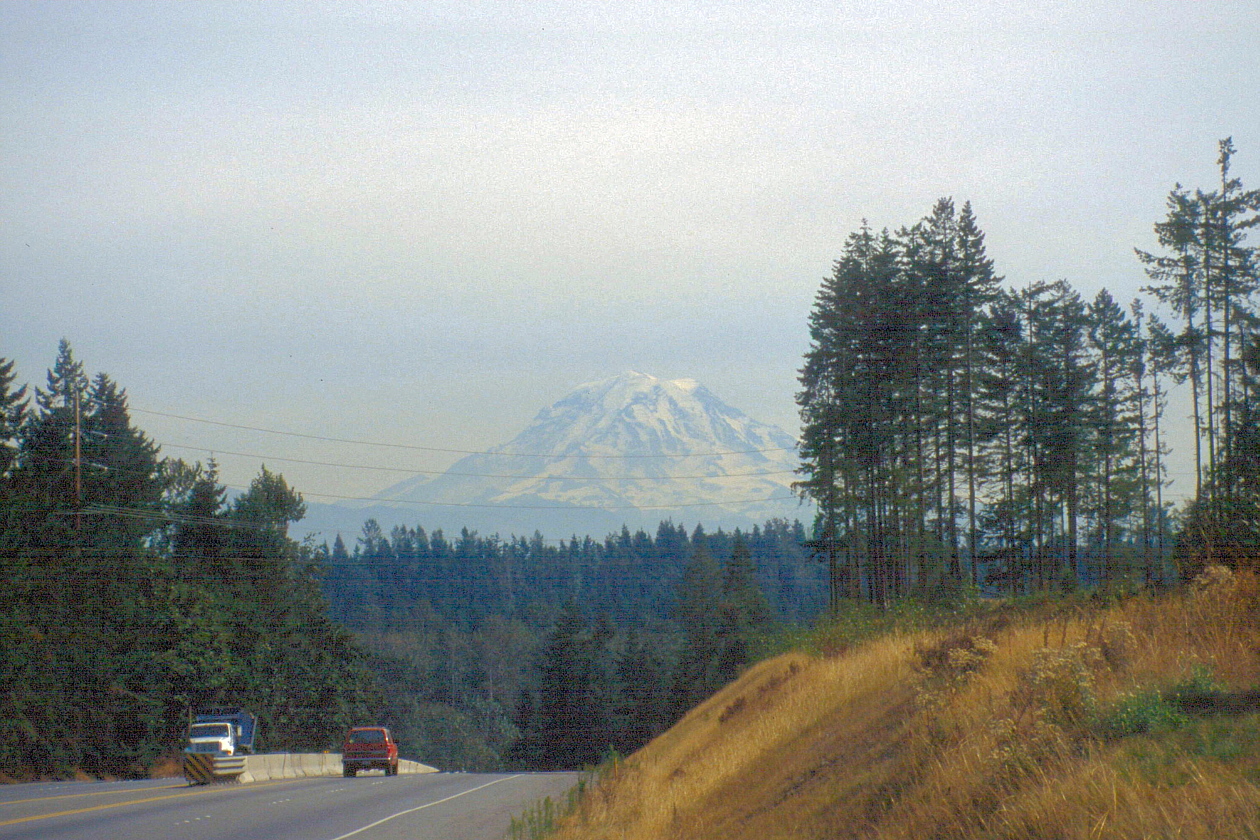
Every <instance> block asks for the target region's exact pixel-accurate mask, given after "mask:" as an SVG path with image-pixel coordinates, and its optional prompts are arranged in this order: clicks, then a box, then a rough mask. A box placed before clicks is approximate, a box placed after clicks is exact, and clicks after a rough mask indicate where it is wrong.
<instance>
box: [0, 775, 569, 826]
mask: <svg viewBox="0 0 1260 840" xmlns="http://www.w3.org/2000/svg"><path fill="white" fill-rule="evenodd" d="M576 783H577V774H576V773H521V774H506V773H502V774H472V773H426V774H417V775H403V776H390V777H386V776H384V775H379V774H375V773H373V774H361V775H360V776H359V777H357V778H354V779H343V778H339V777H334V778H318V779H291V780H285V781H278V782H259V783H255V784H249V785H233V784H223V785H207V786H199V787H194V786H189V785H186V784H184V783H183V781H182V780H171V779H164V780H157V781H146V782H93V783H56V784H38V785H11V786H7V787H3V788H0V838H3V840H170V838H178V840H352V838H353V840H501V838H503V837H504V836H506V834H507V829H508V825H509V824H510V823H511V820H512V817H515V816H519V815H520V813H521V812H522V811H524V810H525V808H526V807H528V806H529V805H532V804H533V803H535V802H537V801H538V800H540V799H542V798H543V797H544V796H550V797H551V798H552V799H553V800H561V799H563V797H564V795H565V792H566V791H568V790H569V789H570V788H571V787H573V786H574V785H575V784H576Z"/></svg>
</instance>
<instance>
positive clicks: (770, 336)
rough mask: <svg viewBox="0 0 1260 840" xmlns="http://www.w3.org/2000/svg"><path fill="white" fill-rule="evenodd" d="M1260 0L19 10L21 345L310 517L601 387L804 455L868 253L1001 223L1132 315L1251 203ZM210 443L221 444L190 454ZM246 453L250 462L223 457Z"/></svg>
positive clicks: (16, 249) (3, 286) (5, 295)
mask: <svg viewBox="0 0 1260 840" xmlns="http://www.w3.org/2000/svg"><path fill="white" fill-rule="evenodd" d="M1257 44H1260V5H1257V4H1255V3H1250V2H1248V3H1242V2H1238V3H1232V2H1190V0H1178V2H1106V0H1102V1H1101V2H1100V0H1087V1H1086V0H1082V2H1053V0H1035V2H1002V3H997V2H959V1H958V0H954V2H949V3H934V2H923V0H914V2H865V3H833V4H817V5H814V4H788V3H784V2H782V0H776V2H773V3H746V4H741V3H729V4H687V3H676V2H665V3H659V4H641V3H628V2H618V3H572V4H542V3H513V2H486V3H475V2H460V3H451V4H439V3H433V2H423V3H414V4H403V3H329V4H313V3H304V4H285V3H280V2H263V3H248V4H238V3H230V4H229V3H211V2H201V1H200V0H199V2H185V3H174V2H161V3H103V2H93V3H82V2H68V3H51V2H44V3H27V2H14V1H13V0H10V2H5V3H0V101H3V108H0V293H2V297H0V301H2V303H0V356H5V357H9V358H14V359H16V360H17V362H18V365H19V368H20V371H21V374H22V376H23V378H24V379H25V380H26V381H30V382H31V383H32V384H42V383H43V380H44V372H45V370H46V369H47V368H48V367H49V366H50V365H51V363H52V361H53V359H54V357H55V353H56V347H57V341H58V340H59V339H60V338H62V337H65V338H67V339H69V341H70V342H71V344H72V345H73V347H74V349H75V351H76V354H77V355H78V357H79V358H80V359H81V360H83V361H84V362H85V364H86V366H87V368H88V371H89V372H91V373H94V372H97V371H104V372H106V373H108V374H110V375H111V376H112V377H113V378H114V379H116V380H117V381H118V382H119V383H120V384H121V385H123V386H124V387H126V388H127V390H128V392H129V394H130V397H131V404H132V406H133V408H135V409H137V412H136V414H135V419H136V421H137V422H138V424H139V425H140V426H141V427H142V428H144V429H145V430H146V431H148V432H149V433H150V434H151V435H152V436H153V437H154V438H155V439H157V440H158V441H159V442H161V443H162V444H164V450H163V451H164V453H165V454H169V455H176V456H180V457H184V458H188V459H190V460H191V459H203V460H204V459H205V458H207V457H208V456H209V451H208V450H213V451H215V452H216V453H218V458H219V460H220V462H221V463H222V464H223V467H224V477H225V478H226V479H227V481H228V482H229V483H231V484H241V483H245V482H247V481H248V479H249V478H250V476H252V475H254V474H255V473H256V472H257V468H258V463H259V460H260V459H259V458H257V457H252V456H253V455H266V456H269V459H268V460H269V465H270V466H272V467H274V468H276V469H279V470H280V471H282V472H284V474H285V475H286V476H287V477H289V478H290V479H291V480H292V481H293V482H294V483H295V484H296V485H297V486H298V488H299V489H301V490H303V491H304V492H306V493H307V495H308V498H311V499H312V500H324V499H323V498H321V497H317V496H316V495H313V494H316V493H329V494H346V495H355V494H370V493H372V492H375V491H376V490H379V489H380V488H382V487H384V486H386V485H387V484H391V483H393V482H394V481H396V480H398V479H400V478H401V477H402V476H401V475H400V474H398V473H390V472H386V471H384V470H358V469H355V470H351V469H347V468H331V467H319V466H315V465H310V464H305V465H304V464H298V463H293V462H292V461H289V462H284V461H280V460H278V459H279V458H281V457H284V458H294V459H305V460H320V461H329V462H337V463H346V464H357V465H375V466H378V467H397V468H414V469H440V468H442V467H445V466H446V465H448V464H449V463H450V462H451V461H453V460H454V458H455V457H457V456H456V455H455V454H452V453H441V452H434V453H425V452H423V451H419V450H398V449H394V450H386V449H372V448H368V447H360V446H351V445H335V444H332V443H327V442H325V443H320V442H316V441H312V440H308V439H302V438H292V437H283V436H277V435H265V434H261V433H249V432H243V431H232V430H229V429H226V428H224V427H218V426H211V425H206V424H199V423H192V422H189V421H186V420H177V419H174V418H171V417H163V416H159V415H155V414H146V413H141V412H140V411H139V410H140V409H143V410H146V411H156V412H164V413H166V414H177V415H184V416H187V417H195V418H203V419H209V420H217V421H220V422H226V423H236V424H240V425H248V426H258V427H263V428H269V429H278V430H289V431H294V432H300V433H303V434H307V435H315V436H323V437H338V438H353V439H366V440H373V441H381V442H393V443H404V444H410V445H417V446H429V447H434V448H438V449H468V450H477V449H484V448H487V447H489V446H493V445H495V444H498V443H501V442H503V441H505V440H507V439H509V438H510V437H512V436H513V435H514V434H515V433H516V432H517V431H519V430H520V428H521V427H523V426H524V425H525V424H526V423H527V422H528V421H529V420H530V419H531V418H532V417H533V415H534V414H535V413H536V412H537V411H538V410H539V409H540V408H542V407H543V406H544V405H547V404H550V403H551V402H553V401H554V400H556V399H558V398H559V397H561V396H563V395H564V394H565V393H567V392H568V391H569V390H571V389H572V388H573V387H574V386H576V385H578V384H580V383H582V382H586V381H590V380H593V379H599V378H604V377H607V376H612V375H615V374H618V373H620V372H622V371H625V370H628V369H634V370H640V371H643V372H645V373H651V374H653V375H656V376H661V377H667V378H677V377H694V378H696V379H698V380H700V381H701V382H703V383H705V384H706V385H708V386H709V387H710V388H711V389H712V390H713V391H714V392H715V393H717V394H718V395H719V396H721V397H722V398H724V399H726V400H727V401H728V402H730V403H732V404H734V405H735V406H737V407H739V408H741V409H743V410H744V411H746V412H748V413H749V414H750V415H752V416H753V417H755V418H757V419H760V420H764V421H767V422H772V423H777V424H779V425H781V426H783V427H784V428H786V429H787V430H788V431H789V432H792V433H796V432H797V431H798V423H797V418H796V411H795V404H794V401H793V396H794V394H795V391H796V389H797V382H796V379H795V377H796V371H797V369H798V367H799V366H800V363H801V356H802V354H803V352H804V351H805V349H806V347H807V344H808V335H807V331H806V319H807V316H808V313H809V308H810V306H811V303H812V300H813V296H814V294H815V292H816V291H817V288H818V285H819V282H820V280H821V279H822V277H823V276H824V275H825V274H827V273H828V272H829V270H830V266H831V263H832V261H833V260H834V259H835V258H836V257H837V256H838V255H839V253H840V247H841V244H842V242H843V240H844V238H845V236H846V235H847V234H848V233H850V232H851V231H852V230H854V229H855V228H857V227H858V225H859V224H860V223H861V220H862V219H863V218H864V217H865V218H867V219H869V220H870V222H871V224H872V225H874V226H875V227H877V228H878V227H884V226H888V227H893V228H895V227H898V226H900V225H903V224H910V223H913V222H914V221H916V220H917V219H918V218H920V217H922V216H923V215H925V214H926V213H927V212H928V211H929V210H930V208H931V205H932V203H933V202H934V201H935V200H936V199H937V198H938V197H940V196H945V195H949V196H953V197H954V198H955V199H956V201H957V202H958V203H959V204H961V203H962V202H963V201H965V200H970V201H971V202H972V204H973V206H974V208H975V211H976V214H977V216H978V218H979V221H980V224H981V226H982V228H983V229H984V230H985V231H986V233H987V236H988V247H989V254H990V256H992V257H993V258H994V260H995V261H996V263H997V268H998V270H999V272H1000V273H1001V274H1003V275H1004V276H1005V277H1006V278H1007V280H1008V282H1010V283H1012V284H1016V285H1023V284H1025V283H1028V282H1032V281H1036V280H1056V279H1060V278H1065V279H1067V280H1069V281H1070V282H1071V283H1072V284H1073V285H1075V286H1076V287H1077V288H1079V289H1081V290H1082V292H1084V293H1085V294H1087V295H1088V296H1091V297H1092V295H1093V294H1094V293H1095V292H1096V291H1097V290H1098V289H1099V288H1101V287H1103V286H1106V287H1108V288H1109V289H1111V290H1112V292H1113V294H1114V295H1115V296H1116V297H1117V298H1118V299H1120V300H1121V301H1125V302H1127V301H1128V300H1131V299H1132V298H1133V297H1134V296H1135V295H1136V294H1137V290H1138V288H1139V286H1141V285H1142V283H1143V281H1144V277H1143V275H1142V272H1141V269H1140V267H1139V265H1138V264H1137V262H1136V261H1135V259H1134V258H1133V250H1132V249H1133V248H1134V247H1135V246H1139V247H1143V248H1154V247H1155V243H1154V241H1153V237H1152V234H1151V225H1152V224H1153V223H1154V222H1155V221H1157V220H1158V219H1159V218H1160V217H1161V216H1162V214H1163V212H1164V199H1165V197H1166V195H1167V193H1168V191H1169V189H1170V188H1171V187H1172V186H1173V184H1174V183H1176V182H1178V181H1180V182H1182V183H1183V184H1186V185H1188V186H1192V187H1194V186H1204V187H1210V186H1211V185H1212V184H1213V179H1214V177H1215V171H1214V162H1215V157H1216V142H1217V140H1218V139H1220V138H1222V137H1225V136H1228V135H1232V136H1233V138H1234V141H1235V143H1236V145H1237V146H1238V149H1239V152H1238V155H1237V157H1236V160H1235V172H1236V173H1237V174H1238V175H1239V176H1241V177H1242V178H1243V180H1244V183H1245V184H1247V185H1248V186H1257V185H1258V184H1260V99H1258V98H1257V97H1258V93H1257V91H1258V90H1260V49H1257ZM176 447H190V448H176ZM229 452H245V453H251V457H243V456H236V455H230V454H226V453H229Z"/></svg>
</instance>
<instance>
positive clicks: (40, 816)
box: [0, 779, 294, 828]
mask: <svg viewBox="0 0 1260 840" xmlns="http://www.w3.org/2000/svg"><path fill="white" fill-rule="evenodd" d="M289 781H294V780H293V779H282V780H280V781H275V782H255V783H254V784H252V785H250V788H260V787H268V786H270V785H278V784H283V783H284V782H289ZM172 787H175V786H174V785H173V786H172ZM228 789H230V788H225V787H222V786H217V785H210V786H199V787H198V788H197V789H196V790H190V791H185V792H184V793H168V794H166V795H164V796H150V797H147V798H145V799H129V800H127V801H126V802H111V803H109V804H108V805H92V806H90V807H88V808H75V809H73V810H70V811H57V812H56V813H53V814H35V815H34V816H30V817H18V818H17V819H14V820H6V821H4V822H0V828H2V827H4V826H6V825H17V824H18V823H25V822H34V821H35V820H51V819H53V818H54V817H69V816H72V815H74V814H87V813H91V812H92V811H105V810H108V809H109V808H121V807H123V806H124V805H142V804H144V803H145V802H160V801H161V800H163V799H179V798H180V797H182V796H196V795H198V794H202V793H210V792H211V791H216V790H228ZM238 789H239V790H244V789H245V788H243V787H241V788H238ZM159 790H161V788H159ZM26 801H27V802H33V801H35V800H33V799H28V800H26Z"/></svg>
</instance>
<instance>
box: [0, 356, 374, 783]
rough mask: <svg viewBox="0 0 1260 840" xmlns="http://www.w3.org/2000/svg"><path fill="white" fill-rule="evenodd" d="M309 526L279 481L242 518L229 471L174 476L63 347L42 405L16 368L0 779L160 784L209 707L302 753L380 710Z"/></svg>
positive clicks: (178, 469) (0, 524)
mask: <svg viewBox="0 0 1260 840" xmlns="http://www.w3.org/2000/svg"><path fill="white" fill-rule="evenodd" d="M303 512H304V505H303V503H302V500H301V496H300V495H299V494H298V493H296V492H295V491H294V490H292V489H291V488H290V487H289V486H288V485H287V484H286V482H285V481H284V478H283V477H282V476H280V475H277V474H275V473H272V472H270V471H268V470H267V469H266V468H265V467H264V468H263V469H262V471H261V473H260V474H259V476H258V477H257V478H255V479H254V481H253V482H252V483H251V485H250V487H249V488H248V490H246V491H245V492H244V493H242V494H241V495H239V496H238V497H237V498H236V499H235V500H233V501H232V502H230V503H228V502H227V501H226V491H225V488H224V487H223V486H222V485H221V484H220V483H219V481H218V477H217V475H216V472H215V469H214V466H213V464H212V465H211V466H210V467H208V468H206V467H202V466H201V465H189V464H186V463H184V462H182V461H178V460H171V459H160V458H159V453H158V448H157V446H155V445H154V443H153V442H152V441H151V440H150V439H149V438H148V437H147V436H146V435H145V434H144V433H143V432H142V431H141V430H140V429H138V428H136V426H135V425H133V424H132V422H131V419H130V415H129V411H128V408H127V394H126V392H125V391H124V390H123V389H121V388H120V387H119V386H118V385H117V384H116V383H115V382H114V381H113V380H111V379H110V378H109V377H108V376H106V375H105V374H98V375H96V376H95V377H92V378H89V377H88V376H87V375H86V373H85V371H84V368H83V365H82V364H81V363H80V362H79V361H77V360H76V359H75V357H74V354H73V352H72V351H71V348H70V346H69V344H67V343H66V342H65V341H63V342H62V343H61V346H60V348H59V350H58V354H57V358H56V362H55V364H54V365H53V367H52V369H51V370H49V372H48V378H47V383H46V386H45V387H44V388H35V389H34V390H33V392H32V393H28V391H27V386H21V387H17V386H16V382H15V375H14V362H13V361H11V360H6V359H0V777H8V778H19V779H21V778H47V777H55V776H64V775H67V774H69V773H71V772H73V771H82V772H85V773H89V774H93V775H113V776H120V775H121V776H135V775H143V774H146V773H147V772H148V770H149V768H150V767H151V766H152V765H153V763H154V762H155V761H157V760H158V759H159V758H160V757H161V756H162V755H163V754H165V753H169V752H170V751H172V750H177V749H178V748H179V746H180V744H181V741H182V737H183V732H184V730H185V728H186V726H187V723H188V715H189V713H190V711H192V710H195V709H198V708H200V707H202V706H205V705H214V704H231V705H240V706H244V707H246V708H248V709H250V710H251V711H253V712H255V713H256V714H258V715H259V716H260V718H261V719H262V724H263V729H262V733H261V738H262V743H261V746H262V747H263V748H264V749H290V750H302V749H308V750H309V749H325V748H327V747H330V746H333V745H334V744H335V742H336V739H337V738H338V737H339V736H340V734H341V733H342V732H343V731H344V729H345V727H347V726H349V725H350V724H352V723H354V722H357V721H360V720H362V719H363V718H364V716H365V715H369V714H371V713H372V712H373V711H374V710H375V709H377V708H379V706H380V696H379V689H378V687H377V685H376V683H375V681H374V679H373V677H372V674H371V673H370V672H369V670H368V668H367V661H368V660H367V654H366V653H365V652H364V651H363V650H362V649H361V648H360V647H359V646H358V645H357V643H356V642H355V641H354V639H353V637H352V635H351V634H350V632H349V631H347V630H346V629H344V628H342V627H341V626H339V625H337V624H336V623H334V622H333V621H332V620H331V619H330V618H329V616H328V609H327V601H326V600H325V598H324V596H323V593H322V592H321V590H320V585H321V582H320V577H319V572H318V568H317V565H316V564H317V557H316V554H315V552H314V550H313V549H312V548H311V547H309V546H300V545H298V544H297V543H296V542H294V541H293V540H292V539H290V538H289V537H288V535H287V527H288V525H289V523H290V522H292V521H295V520H296V519H299V518H300V517H301V516H302V514H303Z"/></svg>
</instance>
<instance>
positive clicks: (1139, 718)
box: [1094, 689, 1189, 739]
mask: <svg viewBox="0 0 1260 840" xmlns="http://www.w3.org/2000/svg"><path fill="white" fill-rule="evenodd" d="M1188 720H1189V719H1188V718H1187V717H1186V716H1185V715H1184V714H1182V713H1181V712H1179V711H1177V709H1176V708H1175V707H1173V706H1172V705H1171V704H1170V703H1169V702H1168V701H1167V700H1166V699H1165V698H1164V696H1163V695H1162V694H1161V693H1160V692H1159V691H1156V690H1154V689H1147V690H1144V691H1135V692H1132V693H1128V694H1121V695H1120V696H1119V697H1117V698H1116V699H1115V700H1113V701H1112V702H1111V703H1110V704H1108V706H1107V708H1106V709H1105V710H1103V711H1101V712H1100V713H1099V715H1098V718H1097V720H1096V721H1095V724H1094V730H1095V731H1096V732H1097V733H1098V734H1099V735H1101V736H1102V737H1103V738H1106V739H1116V738H1124V737H1127V736H1129V735H1141V734H1144V733H1147V732H1162V731H1168V730H1173V729H1179V728H1181V727H1182V726H1184V725H1185V724H1186V722H1187V721H1188Z"/></svg>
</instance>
